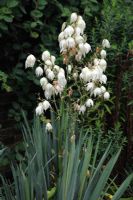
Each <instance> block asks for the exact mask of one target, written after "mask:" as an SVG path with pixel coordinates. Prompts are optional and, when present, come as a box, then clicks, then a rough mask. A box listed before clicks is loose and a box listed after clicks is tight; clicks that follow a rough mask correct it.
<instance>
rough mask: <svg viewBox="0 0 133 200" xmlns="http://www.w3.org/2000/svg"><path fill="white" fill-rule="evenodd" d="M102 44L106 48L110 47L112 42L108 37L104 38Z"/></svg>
mask: <svg viewBox="0 0 133 200" xmlns="http://www.w3.org/2000/svg"><path fill="white" fill-rule="evenodd" d="M102 46H103V47H104V48H110V43H109V41H108V40H107V39H104V40H103V41H102Z"/></svg>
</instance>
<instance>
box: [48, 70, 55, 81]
mask: <svg viewBox="0 0 133 200" xmlns="http://www.w3.org/2000/svg"><path fill="white" fill-rule="evenodd" d="M47 77H48V79H49V80H51V81H52V80H53V79H54V77H55V75H54V72H53V71H50V72H49V73H48V74H47Z"/></svg>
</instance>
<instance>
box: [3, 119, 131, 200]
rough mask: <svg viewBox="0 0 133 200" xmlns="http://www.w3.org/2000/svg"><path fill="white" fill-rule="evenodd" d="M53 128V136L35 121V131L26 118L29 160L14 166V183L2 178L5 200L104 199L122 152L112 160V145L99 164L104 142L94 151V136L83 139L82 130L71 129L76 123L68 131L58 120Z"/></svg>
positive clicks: (24, 128) (25, 140)
mask: <svg viewBox="0 0 133 200" xmlns="http://www.w3.org/2000/svg"><path fill="white" fill-rule="evenodd" d="M24 118H25V116H24ZM65 119H66V117H65V118H64V117H63V119H62V118H61V119H60V120H61V121H62V122H63V124H65V123H66V121H65ZM52 125H53V127H54V132H53V133H49V132H47V131H46V129H45V125H44V124H42V123H41V122H40V120H39V119H38V118H35V119H34V123H33V126H32V127H31V128H30V126H29V124H28V122H27V120H26V118H25V125H23V133H24V143H25V150H26V154H25V158H26V160H24V161H22V162H21V164H19V165H12V173H13V179H14V183H13V184H10V183H9V182H8V181H7V180H5V179H4V178H3V177H1V178H2V182H3V186H2V187H1V196H2V199H3V200H9V199H10V200H14V199H18V200H24V199H26V200H33V199H40V200H41V199H42V200H43V199H58V200H62V199H63V200H70V199H72V200H73V199H79V200H81V199H83V200H88V197H89V199H90V200H93V199H101V200H102V199H104V197H105V196H106V193H107V192H108V189H109V188H110V187H111V184H112V183H111V182H110V181H109V176H110V174H111V171H112V169H113V167H114V165H115V163H116V161H117V159H118V156H119V154H120V150H119V151H117V153H114V154H113V156H111V157H110V156H109V154H110V146H111V144H110V145H109V146H108V147H107V148H106V151H105V152H104V154H103V156H102V158H101V159H100V161H99V163H98V165H97V164H96V159H97V153H98V151H97V150H98V149H99V141H100V140H98V142H97V143H96V148H94V146H93V145H94V141H93V137H92V136H91V135H90V137H86V136H87V135H88V133H87V134H86V135H85V136H83V134H82V131H81V130H80V131H79V135H78V134H77V132H75V129H73V131H74V132H73V131H72V130H71V127H72V126H73V122H72V120H71V122H70V121H69V122H67V123H66V129H65V132H62V131H63V130H62V129H61V126H60V125H59V127H58V123H57V122H55V121H54V122H53V124H52ZM71 125H72V126H71ZM55 127H56V128H55ZM60 129H61V130H60ZM58 131H60V132H61V133H62V134H63V135H64V134H65V135H66V137H65V138H66V139H64V140H63V138H62V140H61V141H59V137H58ZM75 134H76V135H75ZM75 137H76V139H75ZM59 142H60V143H61V145H60V148H59V146H58V143H59ZM107 160H108V161H107ZM103 165H105V166H104V167H103ZM132 178H133V175H130V176H129V177H128V178H127V179H126V180H125V182H124V183H123V184H122V185H121V186H120V188H119V189H118V190H117V191H116V193H115V194H113V200H117V199H119V198H120V197H121V196H122V194H123V193H124V191H125V190H126V188H127V187H128V185H129V184H130V181H131V180H132Z"/></svg>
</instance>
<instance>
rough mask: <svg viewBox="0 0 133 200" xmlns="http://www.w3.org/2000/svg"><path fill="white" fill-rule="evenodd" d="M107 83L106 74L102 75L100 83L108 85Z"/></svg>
mask: <svg viewBox="0 0 133 200" xmlns="http://www.w3.org/2000/svg"><path fill="white" fill-rule="evenodd" d="M106 82H107V76H106V75H105V74H102V76H101V77H100V83H104V84H106Z"/></svg>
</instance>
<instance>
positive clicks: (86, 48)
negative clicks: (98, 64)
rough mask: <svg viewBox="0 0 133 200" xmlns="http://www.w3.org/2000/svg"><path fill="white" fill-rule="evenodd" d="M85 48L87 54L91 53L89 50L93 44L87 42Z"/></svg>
mask: <svg viewBox="0 0 133 200" xmlns="http://www.w3.org/2000/svg"><path fill="white" fill-rule="evenodd" d="M84 48H85V53H86V54H87V53H89V51H90V50H91V46H90V44H88V43H87V42H86V43H85V44H84Z"/></svg>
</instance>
